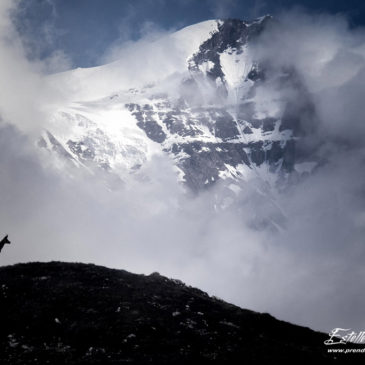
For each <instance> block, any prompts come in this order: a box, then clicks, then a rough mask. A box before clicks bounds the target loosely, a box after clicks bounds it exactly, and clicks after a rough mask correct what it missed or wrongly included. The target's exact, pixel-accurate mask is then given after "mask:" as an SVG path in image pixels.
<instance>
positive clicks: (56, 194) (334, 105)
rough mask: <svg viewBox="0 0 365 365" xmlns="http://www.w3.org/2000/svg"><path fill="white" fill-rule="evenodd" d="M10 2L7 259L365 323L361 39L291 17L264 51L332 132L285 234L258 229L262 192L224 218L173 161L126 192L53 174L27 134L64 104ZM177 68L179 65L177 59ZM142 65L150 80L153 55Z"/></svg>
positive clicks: (324, 22) (1, 221) (153, 167)
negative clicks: (179, 176)
mask: <svg viewBox="0 0 365 365" xmlns="http://www.w3.org/2000/svg"><path fill="white" fill-rule="evenodd" d="M10 5H11V2H10V1H2V2H1V5H0V7H1V8H0V10H1V11H0V34H1V35H2V37H1V39H0V114H1V116H2V119H3V121H5V122H6V123H7V125H5V123H4V122H2V123H1V129H0V148H1V151H2V153H1V154H0V166H1V169H0V191H1V198H0V230H1V232H4V233H6V232H7V233H9V235H10V238H11V240H12V242H13V243H12V245H11V246H10V247H6V250H5V249H4V250H3V252H2V253H1V257H0V259H1V263H2V264H9V263H15V262H18V261H32V260H66V261H83V262H95V263H97V264H102V265H108V266H111V267H118V268H124V269H129V270H132V271H137V272H144V273H150V272H152V271H160V272H161V273H162V274H166V275H169V276H173V277H177V278H180V279H182V280H185V281H187V282H188V283H189V284H193V285H197V286H199V287H201V288H202V289H205V290H209V292H210V293H211V294H216V295H218V296H221V297H223V298H224V299H227V300H231V301H234V302H235V303H237V304H240V305H242V306H243V307H249V308H251V309H253V310H260V311H268V312H270V313H272V314H274V315H276V316H278V317H280V318H282V319H286V320H291V321H293V322H296V323H301V324H305V325H310V326H312V327H314V328H317V329H331V328H332V327H341V326H344V327H352V328H354V329H355V328H356V329H359V330H362V329H363V328H364V327H365V322H364V319H363V318H364V316H363V314H364V312H363V308H364V304H365V303H364V298H363V296H362V295H359V293H360V294H361V293H362V292H363V291H364V289H365V288H364V284H363V277H364V269H363V267H364V266H363V262H364V255H365V250H364V246H363V237H364V233H365V232H364V230H365V226H364V215H365V210H364V206H365V204H364V202H365V198H364V189H363V182H364V178H365V176H364V172H363V171H365V169H364V168H363V164H364V157H365V155H364V148H363V142H362V141H363V136H364V126H363V123H362V116H363V115H364V107H363V105H362V104H363V102H362V100H364V98H363V93H364V85H365V83H364V80H363V79H364V76H363V75H364V74H363V66H364V59H363V57H364V53H363V50H364V37H363V34H362V33H361V32H360V31H355V32H354V31H352V30H349V29H348V28H347V26H346V23H345V22H344V21H343V20H340V19H338V18H329V17H328V18H327V17H326V18H323V17H319V18H316V17H314V18H313V17H309V16H300V15H299V14H297V15H296V17H295V21H291V19H292V17H293V14H291V15H290V16H288V17H283V18H282V20H281V21H282V26H280V27H279V28H276V29H273V30H272V32H271V34H270V35H269V36H268V38H265V39H264V40H263V42H266V43H264V44H265V47H263V48H259V49H258V50H257V52H258V53H257V54H258V55H259V56H260V57H268V56H270V60H271V61H272V60H275V67H277V68H279V67H282V66H283V65H284V66H287V67H295V68H296V70H297V71H298V73H299V74H300V76H301V78H302V80H303V81H304V82H305V85H306V87H307V88H308V91H309V93H310V94H311V96H312V99H313V100H315V105H316V108H317V110H318V116H317V117H318V120H320V126H319V127H320V128H319V129H318V133H317V134H316V135H315V136H313V138H315V139H316V140H321V141H325V143H323V147H325V148H323V149H322V150H323V151H322V154H324V153H325V152H326V157H327V160H328V163H327V165H326V166H324V167H322V168H321V169H318V172H317V173H315V174H314V175H313V176H312V177H308V178H307V179H306V180H305V181H303V182H302V183H300V184H298V185H296V186H294V187H292V188H291V189H290V190H289V191H287V192H286V193H285V194H282V195H279V196H278V197H277V203H278V204H279V205H280V206H281V208H282V209H283V211H284V212H285V214H286V216H287V220H288V221H287V228H286V230H284V231H283V232H281V233H277V234H273V233H272V232H266V231H258V230H255V229H253V228H252V226H251V224H250V221H251V218H252V215H253V207H254V206H255V204H253V203H251V204H246V203H244V202H245V201H247V200H249V199H248V198H250V197H251V196H253V194H254V193H253V192H254V191H255V186H250V185H243V186H242V190H241V191H242V192H241V194H242V195H241V196H239V197H237V200H236V202H235V204H233V205H232V206H231V208H229V209H226V210H220V211H216V210H215V209H214V203H215V201H214V199H215V198H214V196H215V195H219V194H220V191H221V189H224V186H220V185H217V186H216V188H215V190H212V191H210V192H207V193H205V194H201V195H200V196H199V197H196V198H188V197H187V196H186V194H184V191H183V190H182V187H181V186H179V185H178V184H177V183H176V180H175V175H174V172H173V169H172V167H171V161H169V160H168V159H155V160H152V161H151V163H150V164H148V165H146V167H145V169H146V172H148V175H149V176H150V177H151V180H150V182H149V184H144V183H143V182H136V184H135V185H133V186H128V187H121V189H119V190H118V189H117V190H116V191H113V192H110V191H109V190H108V189H107V188H106V186H105V180H102V179H98V177H99V176H97V175H96V176H95V178H92V177H91V176H90V175H86V176H85V175H84V173H83V172H82V171H77V170H75V171H72V174H73V178H72V179H69V177H68V176H66V175H64V174H60V173H59V171H57V170H55V169H53V168H52V167H51V166H50V164H49V163H48V166H47V168H44V164H43V161H42V158H43V157H44V156H43V157H41V156H40V155H39V152H37V150H36V149H35V148H34V143H33V141H34V136H33V135H31V136H30V137H28V134H29V132H32V133H34V134H35V135H37V133H38V132H39V130H40V129H41V128H43V127H44V126H45V125H46V123H47V110H48V109H47V108H46V109H45V108H44V107H45V106H47V107H48V106H49V105H50V104H52V103H57V102H58V100H59V99H58V98H59V97H60V96H59V95H58V94H57V93H55V92H54V90H53V89H52V88H49V86H47V87H46V86H45V84H44V76H43V72H42V70H44V69H45V68H47V66H45V65H44V64H42V63H39V62H38V63H30V62H28V61H27V59H26V56H25V52H24V49H23V48H22V45H21V42H20V41H19V39H18V36H17V34H16V33H15V32H14V29H13V28H12V25H11V23H10V22H9V18H8V17H7V14H6V12H7V11H8V9H9V7H10ZM147 33H148V34H150V31H149V32H147ZM139 44H142V45H143V47H144V48H143V50H144V51H145V50H146V48H145V47H147V49H148V50H149V51H150V53H149V57H150V61H149V62H151V63H152V64H153V65H154V66H153V67H152V66H151V70H153V68H154V67H155V66H156V65H159V63H160V61H161V59H159V58H154V55H155V53H154V46H155V44H152V45H151V42H150V38H148V37H147V38H146V37H145V38H144V39H142V40H140V43H139ZM165 46H166V45H165ZM133 47H136V46H135V45H133V46H131V48H130V49H132V51H130V49H129V48H127V50H128V55H125V56H126V57H127V59H128V57H130V58H129V59H128V61H129V62H130V63H131V62H132V61H133V60H134V59H135V58H136V57H137V56H140V57H143V56H144V55H145V54H143V53H142V52H141V51H140V49H139V48H138V47H136V48H135V49H133ZM161 47H162V46H161ZM123 51H125V52H127V51H126V49H125V48H124V49H122V48H120V49H119V50H118V52H123ZM155 51H156V50H155ZM163 51H164V49H162V51H161V52H160V54H164V52H163ZM166 51H168V48H166ZM129 52H131V53H129ZM157 53H158V52H156V54H157ZM121 55H122V53H121ZM113 57H114V56H113ZM60 58H61V59H62V54H61V57H60ZM56 59H57V57H56ZM169 62H170V63H171V65H174V59H173V58H171V59H169ZM135 66H136V67H135V68H134V71H133V72H135V73H136V74H137V72H138V67H142V66H143V62H142V60H141V59H138V60H137V61H136V64H135ZM175 66H176V65H175ZM156 67H157V66H156ZM140 69H142V68H140ZM133 72H132V76H133ZM285 92H288V90H285ZM282 96H283V97H287V94H285V93H284V94H283V95H282ZM9 124H11V125H12V126H9ZM23 133H26V135H24V134H23ZM103 178H105V176H103ZM259 208H260V214H267V216H270V214H272V207H271V205H270V204H269V203H267V204H266V203H265V202H264V200H260V206H259Z"/></svg>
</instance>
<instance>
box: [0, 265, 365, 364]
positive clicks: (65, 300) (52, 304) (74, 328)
mask: <svg viewBox="0 0 365 365" xmlns="http://www.w3.org/2000/svg"><path fill="white" fill-rule="evenodd" d="M242 290H244V288H243V289H242ZM0 311H1V316H0V363H1V364H11V365H17V364H22V365H24V364H52V365H55V364H100V365H101V364H126V363H128V364H130V363H131V364H156V365H163V364H170V365H172V364H229V365H232V364H266V363H279V361H282V362H284V361H286V360H289V361H291V362H292V363H296V364H311V363H321V364H327V363H332V362H334V363H337V364H338V363H342V362H345V361H346V363H349V361H350V360H351V357H349V356H348V355H342V356H343V357H342V358H341V356H339V355H338V354H336V355H337V360H335V359H334V358H333V357H331V356H332V354H329V353H327V347H326V346H325V345H324V343H323V342H324V341H325V340H326V339H328V336H327V335H325V334H322V333H318V332H315V331H312V330H311V329H309V328H304V327H300V326H296V325H293V324H289V323H286V322H283V321H279V320H277V319H275V318H273V317H272V316H270V315H269V314H261V313H256V312H252V311H249V310H244V309H241V308H239V307H237V306H234V305H231V304H228V303H226V302H224V301H222V300H220V299H217V298H215V297H210V296H208V295H207V294H206V293H204V292H202V291H200V290H198V289H195V288H192V287H188V286H186V285H184V284H183V283H182V282H180V281H178V280H170V279H167V278H166V277H163V276H161V275H159V274H158V273H153V274H151V275H149V276H145V275H136V274H131V273H129V272H127V271H123V270H112V269H108V268H105V267H100V266H95V265H91V264H78V263H61V262H51V263H28V264H18V265H14V266H7V267H0ZM357 355H360V356H361V354H357ZM357 360H359V357H357ZM350 362H351V361H350Z"/></svg>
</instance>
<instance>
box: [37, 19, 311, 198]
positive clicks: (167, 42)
mask: <svg viewBox="0 0 365 365" xmlns="http://www.w3.org/2000/svg"><path fill="white" fill-rule="evenodd" d="M272 21H273V20H272V18H271V17H269V16H266V17H263V18H260V19H257V20H255V21H253V22H244V21H241V20H235V19H229V20H213V21H208V22H204V23H200V24H197V25H194V26H191V27H188V28H185V29H182V30H181V31H179V32H177V33H174V34H172V35H169V36H167V37H165V38H163V39H161V40H159V41H156V44H155V45H152V46H151V47H154V48H152V50H153V49H156V52H155V53H152V54H144V57H145V58H146V60H145V66H144V67H143V68H142V69H139V70H138V75H139V74H143V75H144V74H148V75H150V74H151V75H152V76H151V77H150V78H149V79H148V78H146V77H145V78H143V82H142V81H141V82H140V83H138V82H137V81H136V80H129V81H128V83H127V82H124V81H123V80H125V79H126V77H127V76H126V75H125V74H127V73H128V72H129V71H130V70H128V69H127V68H128V67H129V68H130V69H132V68H133V64H131V63H130V64H129V65H125V64H121V63H120V62H122V61H120V62H119V63H118V61H117V62H115V63H114V64H110V65H106V66H101V67H99V68H97V69H95V70H94V69H91V70H74V71H72V72H68V73H65V74H62V75H56V77H57V79H56V80H57V82H58V83H60V85H63V84H68V85H69V84H81V85H82V88H83V89H84V90H88V91H89V90H94V89H95V88H98V85H100V84H101V81H100V80H104V81H105V80H110V81H108V82H105V83H107V84H109V85H110V87H109V89H108V88H107V91H105V92H104V93H105V95H104V97H100V95H99V97H97V98H95V95H93V96H89V97H85V96H81V95H83V94H82V93H79V94H78V93H77V92H75V94H74V95H73V96H72V97H71V99H72V102H70V103H68V104H67V105H65V106H64V107H63V108H61V109H59V110H57V111H55V113H54V118H53V121H52V126H51V127H50V128H48V130H47V131H46V132H45V133H44V135H43V137H42V138H41V139H40V141H39V146H40V147H43V148H45V149H47V150H53V151H55V152H57V154H58V155H61V156H62V157H63V158H66V159H67V160H70V161H73V163H75V164H77V165H78V166H83V167H86V168H91V169H95V168H96V169H102V170H104V171H107V172H110V173H113V174H116V175H118V176H119V177H120V178H121V179H122V180H125V179H127V178H128V176H131V175H133V174H136V173H138V172H139V171H140V170H141V168H142V167H143V165H144V164H145V163H146V162H147V161H149V160H150V159H151V158H152V157H153V156H155V155H159V154H164V155H167V156H169V157H170V158H171V159H172V160H173V163H174V166H175V168H176V170H177V172H178V177H179V179H180V180H181V181H183V182H184V183H185V184H186V185H187V186H188V187H189V188H190V189H192V190H193V191H201V190H202V189H205V188H207V187H209V186H211V185H212V184H214V183H215V182H217V181H219V180H222V179H225V180H227V179H228V180H229V181H232V183H233V185H234V182H235V181H237V180H243V181H249V180H251V179H259V180H260V181H262V182H263V183H264V184H269V185H270V186H273V187H277V188H280V187H282V186H285V184H286V183H287V181H288V180H289V179H290V178H292V177H293V176H294V177H297V176H300V175H301V174H303V173H308V172H310V171H311V170H312V169H313V168H314V167H315V165H316V161H315V159H313V158H312V157H310V156H308V155H305V154H303V153H301V152H300V149H298V141H300V139H301V137H302V136H303V135H304V134H305V133H306V131H305V130H304V128H303V125H304V123H303V121H308V120H310V119H312V118H311V117H312V114H313V113H314V112H313V106H312V104H311V101H310V98H309V97H308V95H307V94H306V91H305V88H304V87H303V85H302V84H301V83H300V79H299V77H298V76H297V75H296V73H295V70H277V69H275V70H273V69H272V68H271V67H270V64H267V63H265V64H263V63H262V62H260V60H258V59H256V58H255V51H254V47H255V44H256V42H257V41H258V39H259V37H260V35H261V34H262V33H263V32H264V31H265V30H266V29H268V28H269V27H270V23H271V22H272ZM161 45H163V46H161ZM161 49H162V51H161ZM142 54H143V53H142ZM172 56H173V57H172ZM136 57H137V56H136ZM139 57H141V56H140V54H139ZM159 57H160V58H161V64H160V66H159V67H158V70H157V69H156V65H152V66H149V61H150V59H151V58H152V59H159ZM166 58H169V63H166V64H165V63H164V62H165V59H166ZM170 58H173V61H171V60H170ZM132 59H133V57H132ZM136 60H137V59H136ZM166 62H167V61H166ZM172 64H173V65H172ZM161 69H162V71H163V70H166V71H165V73H162V74H161V72H162V71H161ZM157 74H158V76H155V77H154V76H153V75H157ZM118 75H119V76H118ZM118 77H119V78H120V84H117V85H119V88H118V89H116V88H117V86H115V83H114V84H113V82H115V80H118ZM96 79H98V80H99V81H98V83H97V82H94V81H93V80H96ZM136 79H137V76H136ZM52 80H53V82H55V79H54V78H53V79H52ZM65 80H66V81H67V82H66V81H65ZM146 80H147V81H150V82H149V83H146V82H144V81H146ZM93 82H94V83H93ZM282 90H286V91H288V90H290V91H291V90H295V95H293V93H290V92H287V93H285V97H284V96H283V93H282ZM71 94H72V93H71ZM288 94H291V96H288ZM90 95H91V94H90ZM93 97H94V99H93ZM78 99H79V100H78ZM298 100H299V101H300V103H298ZM307 125H308V123H307Z"/></svg>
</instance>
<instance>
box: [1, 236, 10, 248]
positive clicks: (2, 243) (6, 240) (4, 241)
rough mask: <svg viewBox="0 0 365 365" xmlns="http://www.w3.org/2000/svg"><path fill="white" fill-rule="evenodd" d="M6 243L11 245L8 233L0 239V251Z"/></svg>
mask: <svg viewBox="0 0 365 365" xmlns="http://www.w3.org/2000/svg"><path fill="white" fill-rule="evenodd" d="M5 244H8V245H10V241H9V240H8V235H6V236H5V237H4V238H3V239H2V240H1V241H0V252H1V250H2V249H3V247H4V246H5Z"/></svg>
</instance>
